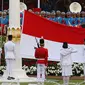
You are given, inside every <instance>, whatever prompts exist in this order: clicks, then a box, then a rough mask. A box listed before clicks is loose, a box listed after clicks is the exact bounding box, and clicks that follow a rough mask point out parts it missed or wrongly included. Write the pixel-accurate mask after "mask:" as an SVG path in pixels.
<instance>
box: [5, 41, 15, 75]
mask: <svg viewBox="0 0 85 85" xmlns="http://www.w3.org/2000/svg"><path fill="white" fill-rule="evenodd" d="M4 50H5V59H6V70H7V73H8V76H12V65H13V63H14V61H15V44H14V43H13V42H12V41H8V42H6V43H5V45H4Z"/></svg>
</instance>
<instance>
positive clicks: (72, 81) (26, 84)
mask: <svg viewBox="0 0 85 85" xmlns="http://www.w3.org/2000/svg"><path fill="white" fill-rule="evenodd" d="M82 81H83V80H71V81H70V83H75V84H69V85H76V84H77V83H81V82H82ZM58 83H60V84H61V85H62V84H63V81H62V80H59V81H58ZM20 85H28V83H21V84H20ZM44 85H57V84H56V83H52V82H45V84H44ZM81 85H85V83H83V84H81Z"/></svg>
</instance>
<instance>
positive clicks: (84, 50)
mask: <svg viewBox="0 0 85 85" xmlns="http://www.w3.org/2000/svg"><path fill="white" fill-rule="evenodd" d="M83 58H84V63H83V66H84V76H85V45H83Z"/></svg>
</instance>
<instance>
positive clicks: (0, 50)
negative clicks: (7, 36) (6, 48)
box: [0, 48, 2, 65]
mask: <svg viewBox="0 0 85 85" xmlns="http://www.w3.org/2000/svg"><path fill="white" fill-rule="evenodd" d="M1 53H2V48H0V65H1Z"/></svg>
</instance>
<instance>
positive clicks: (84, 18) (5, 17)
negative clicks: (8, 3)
mask: <svg viewBox="0 0 85 85" xmlns="http://www.w3.org/2000/svg"><path fill="white" fill-rule="evenodd" d="M28 11H30V12H32V13H34V14H36V15H39V16H41V17H44V18H46V19H48V20H51V21H54V22H57V23H60V24H64V25H68V26H79V25H81V24H84V23H85V12H84V11H82V12H80V13H72V12H66V13H65V12H61V11H59V10H58V11H54V10H53V11H52V12H48V11H40V12H38V11H35V12H34V11H33V10H31V9H29V10H28ZM22 21H23V12H20V25H22ZM0 25H2V26H3V25H7V26H8V25H9V11H8V10H4V11H3V12H2V11H0Z"/></svg>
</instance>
